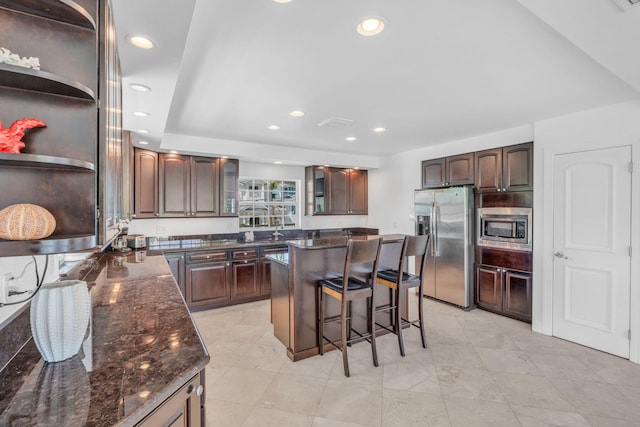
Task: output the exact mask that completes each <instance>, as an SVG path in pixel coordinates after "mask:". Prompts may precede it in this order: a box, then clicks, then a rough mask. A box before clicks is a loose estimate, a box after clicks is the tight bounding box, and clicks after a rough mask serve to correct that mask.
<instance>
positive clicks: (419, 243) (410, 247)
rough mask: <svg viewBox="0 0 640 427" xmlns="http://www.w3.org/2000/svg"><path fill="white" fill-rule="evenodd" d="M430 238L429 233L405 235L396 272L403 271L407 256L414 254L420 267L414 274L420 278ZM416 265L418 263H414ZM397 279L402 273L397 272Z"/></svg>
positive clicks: (425, 261)
mask: <svg viewBox="0 0 640 427" xmlns="http://www.w3.org/2000/svg"><path fill="white" fill-rule="evenodd" d="M430 240H431V235H430V234H422V235H419V236H405V237H404V242H403V243H402V249H401V255H400V262H399V265H398V272H401V271H404V267H405V263H406V262H407V257H410V256H415V257H416V258H417V259H418V260H419V263H420V264H419V265H420V269H419V271H416V275H417V276H418V277H420V280H422V273H423V272H424V268H425V265H426V263H427V253H428V252H427V249H428V248H429V241H430ZM416 265H418V263H416ZM398 278H399V280H400V279H401V278H402V274H398Z"/></svg>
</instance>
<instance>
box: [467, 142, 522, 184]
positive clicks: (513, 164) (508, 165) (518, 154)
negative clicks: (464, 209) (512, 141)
mask: <svg viewBox="0 0 640 427" xmlns="http://www.w3.org/2000/svg"><path fill="white" fill-rule="evenodd" d="M475 170H476V179H475V187H476V191H477V192H480V193H482V192H494V191H496V192H507V191H531V190H533V144H532V143H530V142H529V143H526V144H518V145H510V146H507V147H501V148H494V149H491V150H484V151H479V152H477V153H476V155H475Z"/></svg>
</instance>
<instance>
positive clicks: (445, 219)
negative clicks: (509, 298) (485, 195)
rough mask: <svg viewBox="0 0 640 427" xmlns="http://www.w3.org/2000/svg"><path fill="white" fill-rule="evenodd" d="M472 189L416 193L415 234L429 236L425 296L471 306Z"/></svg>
mask: <svg viewBox="0 0 640 427" xmlns="http://www.w3.org/2000/svg"><path fill="white" fill-rule="evenodd" d="M473 209H474V200H473V189H472V188H471V187H451V188H443V189H435V190H416V191H415V220H416V234H425V233H431V245H430V248H429V256H428V257H427V265H426V271H425V277H424V280H425V283H424V291H423V292H424V295H426V296H429V297H433V298H435V299H438V300H442V301H446V302H449V303H451V304H455V305H457V306H459V307H462V308H465V309H469V308H472V307H473V305H474V304H473V289H474V286H473V259H474V246H473V241H474V240H473V224H474V221H473Z"/></svg>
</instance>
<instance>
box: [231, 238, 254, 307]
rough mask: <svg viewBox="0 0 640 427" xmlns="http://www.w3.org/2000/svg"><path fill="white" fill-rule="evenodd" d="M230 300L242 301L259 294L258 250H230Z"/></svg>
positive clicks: (234, 301)
mask: <svg viewBox="0 0 640 427" xmlns="http://www.w3.org/2000/svg"><path fill="white" fill-rule="evenodd" d="M231 259H232V260H233V261H232V263H231V265H232V269H233V275H232V276H231V279H232V281H231V302H233V303H237V302H243V301H246V300H251V299H255V298H256V297H259V296H260V265H259V261H258V250H257V249H255V248H252V249H246V250H244V249H239V250H233V251H231Z"/></svg>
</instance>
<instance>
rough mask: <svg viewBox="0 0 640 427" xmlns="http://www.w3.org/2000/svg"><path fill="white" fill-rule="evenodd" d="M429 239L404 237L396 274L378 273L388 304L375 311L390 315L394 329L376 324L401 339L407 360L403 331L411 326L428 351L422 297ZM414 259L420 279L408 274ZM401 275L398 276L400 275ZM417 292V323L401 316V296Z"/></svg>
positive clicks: (392, 271) (402, 353) (390, 271)
mask: <svg viewBox="0 0 640 427" xmlns="http://www.w3.org/2000/svg"><path fill="white" fill-rule="evenodd" d="M429 240H430V235H429V234H426V235H420V236H405V238H404V242H403V243H402V249H401V250H400V260H399V261H398V269H397V270H392V269H389V270H382V271H378V274H377V279H376V283H379V284H381V285H384V286H386V287H387V288H389V304H386V305H383V306H378V307H376V311H378V312H381V311H389V312H391V318H392V326H393V329H390V328H389V327H387V326H383V325H381V324H379V323H378V324H376V325H377V326H378V327H380V328H384V329H386V330H388V331H389V332H393V333H394V334H396V335H397V336H398V345H399V346H400V354H401V355H402V356H403V357H404V356H405V352H404V342H403V340H402V328H403V327H405V326H407V325H409V326H411V325H413V326H415V327H417V328H419V329H420V335H421V336H422V347H424V348H427V346H428V343H427V336H426V334H425V330H424V320H423V317H422V316H423V315H422V309H423V297H422V288H423V282H424V270H425V264H426V260H427V248H428V246H429ZM410 256H415V257H416V258H417V261H418V262H416V267H417V266H418V265H419V266H420V269H419V271H418V272H417V273H418V274H417V275H414V274H409V273H405V266H406V262H407V257H410ZM399 271H400V272H402V274H398V272H399ZM416 287H417V288H418V295H419V297H418V320H413V321H410V320H408V319H405V318H403V317H402V315H401V314H400V294H401V292H402V291H404V290H407V289H411V288H416Z"/></svg>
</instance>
